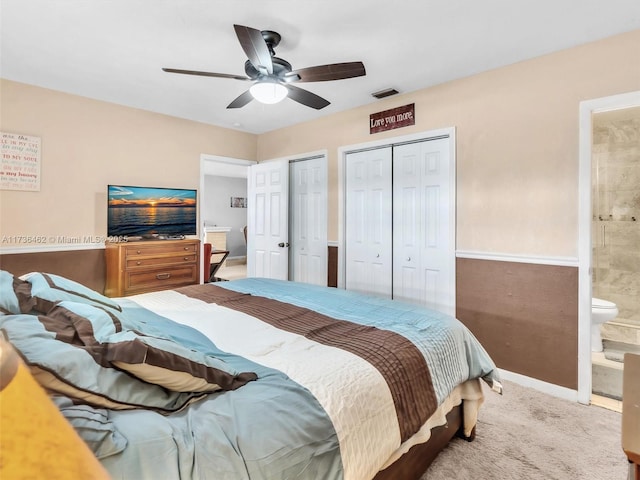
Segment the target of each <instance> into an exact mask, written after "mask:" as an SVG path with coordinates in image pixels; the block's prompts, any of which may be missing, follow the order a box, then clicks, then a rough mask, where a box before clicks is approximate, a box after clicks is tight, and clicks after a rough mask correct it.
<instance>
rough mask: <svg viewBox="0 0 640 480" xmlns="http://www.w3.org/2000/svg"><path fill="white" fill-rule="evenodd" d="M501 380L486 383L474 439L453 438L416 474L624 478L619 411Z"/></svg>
mask: <svg viewBox="0 0 640 480" xmlns="http://www.w3.org/2000/svg"><path fill="white" fill-rule="evenodd" d="M503 383H504V387H505V388H504V394H503V395H498V394H496V393H494V392H492V391H490V390H489V389H488V388H485V403H484V404H483V406H482V408H481V409H480V416H479V421H478V426H477V429H476V430H477V433H476V439H475V440H474V441H473V442H466V441H464V440H461V439H454V440H453V441H452V442H451V443H450V444H449V445H448V446H447V448H445V449H444V450H443V451H442V452H441V453H440V454H439V455H438V457H437V458H436V459H435V461H434V463H433V464H432V465H431V467H430V468H429V470H428V471H427V472H426V473H425V474H424V475H423V476H422V479H421V480H452V479H456V480H467V479H468V480H472V479H473V480H493V479H499V480H511V479H513V480H525V479H526V480H569V479H571V480H624V479H626V478H627V469H628V463H627V458H626V456H625V454H624V452H623V451H622V447H621V421H622V418H621V414H620V413H617V412H614V411H612V410H607V409H604V408H601V407H597V406H593V405H591V406H585V405H581V404H578V403H574V402H570V401H568V400H562V399H559V398H557V397H553V396H550V395H546V394H544V393H541V392H539V391H537V390H533V389H530V388H526V387H522V386H520V385H516V384H514V383H512V382H503ZM483 387H484V385H483Z"/></svg>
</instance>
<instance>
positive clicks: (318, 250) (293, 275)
mask: <svg viewBox="0 0 640 480" xmlns="http://www.w3.org/2000/svg"><path fill="white" fill-rule="evenodd" d="M289 180H290V189H289V198H290V199H291V206H290V224H289V238H290V239H291V246H290V263H289V269H290V274H289V278H290V279H291V280H294V281H296V282H303V283H312V284H315V285H326V284H327V255H328V252H327V161H326V157H324V156H322V157H319V158H309V159H304V160H297V161H294V162H291V163H290V164H289Z"/></svg>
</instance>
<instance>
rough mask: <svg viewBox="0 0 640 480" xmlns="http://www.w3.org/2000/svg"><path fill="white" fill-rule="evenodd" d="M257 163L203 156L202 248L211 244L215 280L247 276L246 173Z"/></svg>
mask: <svg viewBox="0 0 640 480" xmlns="http://www.w3.org/2000/svg"><path fill="white" fill-rule="evenodd" d="M254 164H256V162H254V161H250V160H241V159H235V158H228V157H218V156H213V155H202V156H201V165H200V166H201V168H200V172H201V173H200V192H201V193H200V197H201V201H200V202H199V203H200V224H201V226H202V229H201V232H202V234H201V240H202V244H203V245H204V244H206V243H209V244H211V249H212V252H213V253H212V255H211V264H212V265H214V270H215V272H214V274H213V278H214V279H216V280H235V279H238V278H244V277H246V276H247V256H246V255H247V241H246V236H245V235H246V226H247V224H248V219H247V174H248V169H249V166H250V165H254ZM203 254H204V249H203ZM209 277H210V275H209V272H203V277H202V278H203V279H204V280H205V281H206V280H207V279H208V278H209Z"/></svg>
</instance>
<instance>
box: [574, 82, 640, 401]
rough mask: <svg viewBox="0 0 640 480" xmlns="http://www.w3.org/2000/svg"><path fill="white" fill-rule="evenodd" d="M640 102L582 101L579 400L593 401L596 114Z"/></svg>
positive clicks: (631, 96)
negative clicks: (593, 187)
mask: <svg viewBox="0 0 640 480" xmlns="http://www.w3.org/2000/svg"><path fill="white" fill-rule="evenodd" d="M637 106H640V91H636V92H629V93H623V94H620V95H612V96H609V97H602V98H596V99H592V100H585V101H582V102H580V117H579V153H578V157H579V166H578V402H579V403H583V404H585V405H589V404H590V403H591V388H592V378H591V377H592V365H591V296H592V284H591V281H592V241H593V240H592V238H591V236H592V231H591V221H592V205H591V158H592V143H593V138H592V132H593V114H595V113H601V112H607V111H611V110H620V109H623V108H629V107H637Z"/></svg>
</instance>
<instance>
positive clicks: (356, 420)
mask: <svg viewBox="0 0 640 480" xmlns="http://www.w3.org/2000/svg"><path fill="white" fill-rule="evenodd" d="M0 291H2V299H1V300H0V310H1V311H2V313H3V315H0V330H1V331H2V334H3V335H4V337H5V338H6V339H7V340H8V341H9V342H10V343H11V344H12V346H13V347H14V348H15V349H16V350H17V351H18V353H19V354H20V356H21V357H22V359H23V360H24V362H25V363H26V364H27V365H28V366H29V369H30V371H31V374H32V375H33V376H34V378H35V379H36V380H37V381H38V382H39V383H40V385H42V386H43V387H44V388H45V389H46V390H47V392H48V393H49V395H50V398H51V399H52V400H53V401H54V402H55V404H56V406H57V407H58V408H59V410H60V412H62V414H63V415H64V416H65V417H66V418H67V420H69V422H70V423H71V424H72V425H73V427H74V428H75V429H76V431H77V432H78V434H79V435H80V436H81V437H82V438H83V439H84V440H85V442H86V443H87V445H88V446H89V447H90V448H91V450H92V451H93V453H94V455H95V456H96V457H97V458H98V459H99V460H100V462H101V464H102V465H103V466H104V467H105V469H106V470H107V471H108V472H109V474H110V475H111V477H112V478H123V479H131V478H136V479H158V478H170V479H191V478H194V479H200V478H203V479H205V478H215V479H275V478H277V479H285V478H297V479H319V478H322V479H347V480H370V479H374V478H375V479H376V480H383V479H391V478H396V479H397V478H403V479H405V478H406V479H411V478H416V479H417V478H420V476H421V475H422V473H423V472H424V470H425V469H426V468H427V466H428V464H429V463H430V462H431V460H432V459H433V458H435V456H436V455H437V452H438V451H439V450H440V449H441V448H443V447H444V446H445V445H446V444H447V442H448V441H449V440H450V439H451V438H452V437H453V436H454V435H456V434H457V435H459V436H462V437H464V438H467V439H472V438H473V436H474V433H475V425H476V421H477V415H478V410H479V408H480V405H481V404H482V401H483V398H484V397H483V385H482V384H483V383H484V384H485V386H484V389H493V390H495V391H497V392H499V393H501V390H502V387H501V385H500V381H499V377H498V374H497V371H496V367H495V365H494V363H493V362H492V360H491V358H490V357H489V356H488V354H487V353H486V351H485V350H484V349H483V348H482V346H481V345H480V344H479V342H478V341H477V340H476V339H475V337H474V336H473V335H472V334H471V332H470V331H469V330H468V329H467V328H465V327H464V325H463V324H462V323H460V322H459V321H458V320H456V319H455V318H452V317H450V316H447V315H444V314H441V313H439V312H435V311H432V310H428V309H425V308H422V307H419V306H416V305H410V304H405V303H400V302H396V301H390V300H385V299H380V298H376V297H369V296H365V295H361V294H357V293H354V292H349V291H346V290H341V289H335V288H327V287H318V286H312V285H306V284H301V283H296V282H284V281H279V280H271V279H263V278H247V279H241V280H234V281H230V282H218V283H216V284H204V285H194V286H189V287H182V288H178V289H175V290H166V291H160V292H153V293H146V294H141V295H136V296H132V297H126V298H117V299H111V298H107V297H104V296H103V295H101V294H99V293H98V292H95V291H92V290H91V289H89V288H86V287H84V286H82V285H79V284H77V283H76V282H73V281H71V280H69V279H66V278H64V277H60V276H57V275H53V274H47V273H40V272H34V273H31V274H27V275H24V276H22V277H20V278H16V277H14V276H13V275H12V274H10V273H9V272H5V271H1V272H0Z"/></svg>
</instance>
